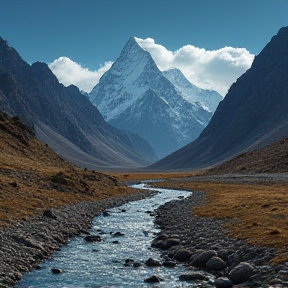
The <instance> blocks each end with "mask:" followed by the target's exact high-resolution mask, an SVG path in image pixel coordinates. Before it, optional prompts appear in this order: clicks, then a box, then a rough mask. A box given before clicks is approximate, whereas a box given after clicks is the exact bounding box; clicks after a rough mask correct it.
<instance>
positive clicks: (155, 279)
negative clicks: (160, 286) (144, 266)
mask: <svg viewBox="0 0 288 288" xmlns="http://www.w3.org/2000/svg"><path fill="white" fill-rule="evenodd" d="M160 281H163V279H161V278H160V277H159V276H157V275H152V276H150V277H148V278H147V279H145V280H144V282H146V283H159V282H160Z"/></svg>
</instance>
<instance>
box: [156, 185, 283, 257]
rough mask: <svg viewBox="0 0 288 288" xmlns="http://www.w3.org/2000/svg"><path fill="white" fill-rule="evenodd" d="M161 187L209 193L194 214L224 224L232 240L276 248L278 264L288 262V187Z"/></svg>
mask: <svg viewBox="0 0 288 288" xmlns="http://www.w3.org/2000/svg"><path fill="white" fill-rule="evenodd" d="M153 186H158V187H169V188H171V187H173V188H177V189H189V190H193V191H203V192H205V193H206V201H205V204H204V205H203V206H201V207H197V208H196V209H194V210H193V211H192V212H193V213H194V214H196V215H197V216H200V217H216V218H221V219H223V220H225V221H224V223H225V224H224V228H225V230H227V231H229V233H228V235H229V236H231V237H236V238H241V239H246V241H247V242H248V243H250V244H255V245H261V246H266V247H276V248H277V249H278V252H279V253H278V256H277V257H276V258H275V259H274V261H275V262H287V261H288V183H287V182H278V183H275V182H273V183H272V182H271V183H265V184H263V183H262V184H261V183H260V184H233V183H221V182H209V181H208V182H193V180H191V181H183V182H182V181H177V182H173V181H166V182H159V183H155V184H153Z"/></svg>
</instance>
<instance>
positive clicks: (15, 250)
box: [0, 190, 155, 287]
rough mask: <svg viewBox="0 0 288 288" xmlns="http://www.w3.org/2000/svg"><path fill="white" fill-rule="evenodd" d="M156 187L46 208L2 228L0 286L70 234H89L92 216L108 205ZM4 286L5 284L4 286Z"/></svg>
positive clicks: (16, 278)
mask: <svg viewBox="0 0 288 288" xmlns="http://www.w3.org/2000/svg"><path fill="white" fill-rule="evenodd" d="M154 193H155V192H153V191H143V190H141V191H139V192H137V193H134V194H131V195H127V196H123V197H117V198H113V199H108V200H103V201H100V202H82V203H77V204H74V205H69V206H65V207H62V208H59V209H46V210H45V211H44V213H43V215H42V216H40V217H35V218H31V219H29V220H27V221H25V222H22V223H17V224H15V225H14V226H13V227H11V228H9V229H1V230H0V259H1V261H0V287H3V286H2V285H4V284H5V285H7V286H9V287H13V286H14V285H15V284H16V283H17V282H18V281H19V280H20V279H21V278H22V276H23V274H25V273H26V272H28V271H31V270H32V269H33V268H37V266H38V265H39V264H40V262H41V261H43V260H44V259H47V258H49V257H50V256H51V255H52V254H53V252H54V251H56V250H58V249H60V248H61V247H62V246H63V245H65V244H66V243H67V242H68V240H69V239H70V238H71V237H74V236H77V235H80V234H89V232H88V230H89V228H90V227H91V223H92V221H93V219H94V218H95V217H96V216H98V215H100V214H101V213H102V212H104V211H105V210H106V209H108V208H112V207H116V206H120V205H123V204H124V203H127V202H129V201H136V200H140V199H144V198H147V197H151V195H153V194H154ZM4 287H5V286H4Z"/></svg>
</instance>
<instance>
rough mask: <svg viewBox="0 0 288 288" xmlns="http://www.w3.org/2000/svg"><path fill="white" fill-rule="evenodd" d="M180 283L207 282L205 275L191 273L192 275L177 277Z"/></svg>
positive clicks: (186, 274)
mask: <svg viewBox="0 0 288 288" xmlns="http://www.w3.org/2000/svg"><path fill="white" fill-rule="evenodd" d="M179 280H180V281H195V280H209V279H208V278H207V277H206V276H205V275H203V274H202V273H197V272H192V273H185V274H181V275H180V276H179Z"/></svg>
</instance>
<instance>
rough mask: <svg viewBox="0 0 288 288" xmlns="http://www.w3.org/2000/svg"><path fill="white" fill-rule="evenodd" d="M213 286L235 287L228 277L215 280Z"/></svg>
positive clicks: (219, 287) (220, 287) (217, 287)
mask: <svg viewBox="0 0 288 288" xmlns="http://www.w3.org/2000/svg"><path fill="white" fill-rule="evenodd" d="M213 284H214V286H215V287H216V288H231V287H233V282H232V281H231V280H230V279H228V278H226V277H223V278H218V279H215V280H214V283H213Z"/></svg>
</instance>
